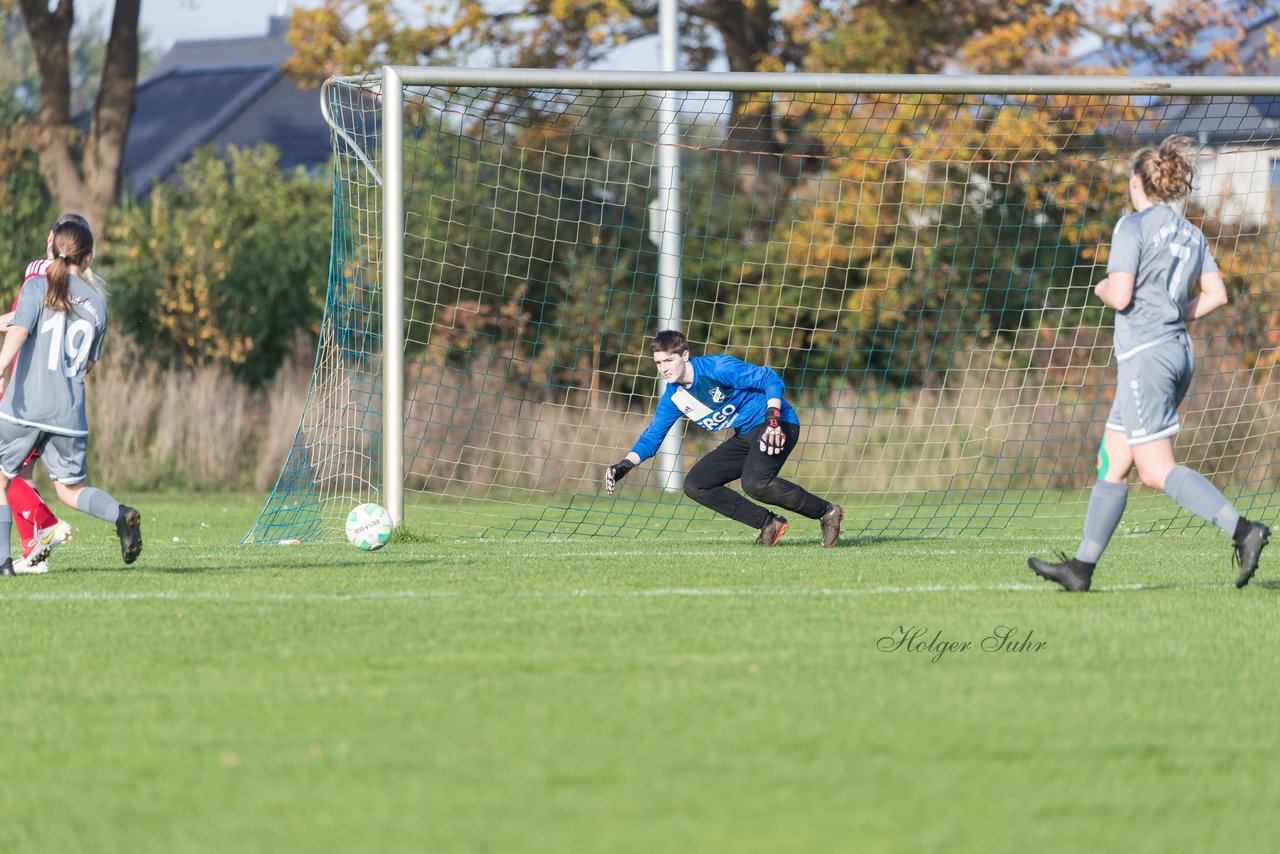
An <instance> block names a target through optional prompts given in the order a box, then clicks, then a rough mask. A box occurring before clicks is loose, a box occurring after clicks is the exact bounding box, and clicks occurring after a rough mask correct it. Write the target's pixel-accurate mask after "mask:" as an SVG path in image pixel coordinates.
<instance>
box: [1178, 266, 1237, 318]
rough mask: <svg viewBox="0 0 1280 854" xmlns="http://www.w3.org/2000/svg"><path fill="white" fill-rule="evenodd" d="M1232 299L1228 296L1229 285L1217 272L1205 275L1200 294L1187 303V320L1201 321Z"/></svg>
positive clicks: (1202, 279)
mask: <svg viewBox="0 0 1280 854" xmlns="http://www.w3.org/2000/svg"><path fill="white" fill-rule="evenodd" d="M1230 301H1231V300H1230V298H1229V297H1228V296H1227V284H1226V282H1224V281H1223V280H1222V274H1221V273H1219V272H1218V271H1217V270H1215V271H1213V272H1212V273H1205V274H1204V275H1203V276H1201V277H1200V292H1199V293H1197V294H1196V295H1195V296H1194V297H1192V298H1191V300H1190V301H1189V302H1188V303H1187V313H1186V315H1185V317H1184V319H1185V320H1199V319H1200V318H1202V317H1204V316H1205V315H1207V314H1212V313H1213V312H1215V311H1217V310H1218V309H1220V308H1222V307H1223V306H1224V305H1226V304H1227V303H1228V302H1230Z"/></svg>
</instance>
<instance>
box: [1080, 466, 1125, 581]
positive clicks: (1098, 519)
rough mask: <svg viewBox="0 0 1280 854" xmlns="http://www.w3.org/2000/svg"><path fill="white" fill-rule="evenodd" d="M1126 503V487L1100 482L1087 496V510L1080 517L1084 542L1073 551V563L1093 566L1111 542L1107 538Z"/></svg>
mask: <svg viewBox="0 0 1280 854" xmlns="http://www.w3.org/2000/svg"><path fill="white" fill-rule="evenodd" d="M1128 500H1129V484H1127V483H1110V482H1109V481H1105V480H1100V481H1098V482H1097V483H1095V484H1094V485H1093V490H1092V491H1091V492H1090V493H1089V509H1088V511H1087V512H1086V513H1085V514H1084V539H1083V540H1082V541H1081V542H1080V548H1078V549H1076V560H1081V561H1084V562H1085V563H1097V562H1098V558H1100V557H1102V553H1103V552H1104V551H1105V550H1106V548H1107V543H1109V542H1111V535H1112V534H1114V533H1115V532H1116V527H1117V526H1119V524H1120V517H1121V516H1123V515H1124V505H1125V502H1126V501H1128Z"/></svg>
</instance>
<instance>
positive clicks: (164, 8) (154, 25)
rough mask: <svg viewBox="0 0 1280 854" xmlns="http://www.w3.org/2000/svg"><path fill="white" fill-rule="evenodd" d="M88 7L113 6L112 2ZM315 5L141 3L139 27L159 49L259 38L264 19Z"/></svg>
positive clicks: (265, 0)
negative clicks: (183, 42) (182, 42)
mask: <svg viewBox="0 0 1280 854" xmlns="http://www.w3.org/2000/svg"><path fill="white" fill-rule="evenodd" d="M92 5H101V6H104V7H105V8H107V10H108V14H110V11H109V10H110V9H111V8H112V7H114V5H115V4H114V2H112V0H96V2H93V3H92ZM314 5H316V0H292V2H282V0H142V21H141V23H142V27H143V28H144V29H145V30H146V31H147V34H148V36H149V37H150V44H151V45H153V46H155V47H159V48H161V49H162V50H165V49H168V48H169V47H172V46H173V43H174V42H175V41H179V40H183V39H210V38H225V37H229V36H260V35H263V34H264V33H266V31H267V19H268V18H269V17H271V16H272V15H274V14H277V13H278V12H279V11H281V10H284V11H285V12H286V13H287V11H288V10H289V9H290V8H295V7H298V6H302V7H308V6H314Z"/></svg>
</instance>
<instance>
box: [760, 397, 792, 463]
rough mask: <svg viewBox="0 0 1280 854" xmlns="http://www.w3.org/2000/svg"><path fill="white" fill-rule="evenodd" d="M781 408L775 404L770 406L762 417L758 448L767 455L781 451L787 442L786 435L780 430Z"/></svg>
mask: <svg viewBox="0 0 1280 854" xmlns="http://www.w3.org/2000/svg"><path fill="white" fill-rule="evenodd" d="M781 418H782V410H781V409H778V408H777V407H776V406H770V407H769V410H768V412H767V413H766V414H765V419H764V432H763V433H761V434H760V450H761V451H764V452H765V453H766V454H768V455H769V456H773V455H774V454H780V453H782V447H783V446H784V445H785V444H787V436H786V434H785V433H783V432H782V422H781V421H780V420H779V419H781Z"/></svg>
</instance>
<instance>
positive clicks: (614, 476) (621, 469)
mask: <svg viewBox="0 0 1280 854" xmlns="http://www.w3.org/2000/svg"><path fill="white" fill-rule="evenodd" d="M635 467H636V464H635V463H633V462H631V460H628V459H626V458H623V459H622V460H621V461H619V462H617V463H614V464H613V465H611V466H609V467H608V468H607V469H605V470H604V491H605V492H607V493H609V494H610V495H613V491H614V490H615V489H617V488H618V481H620V480H622V479H623V478H624V477H626V476H627V472H629V471H631V470H632V469H633V468H635Z"/></svg>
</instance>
